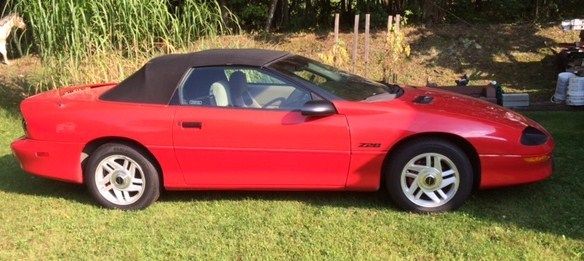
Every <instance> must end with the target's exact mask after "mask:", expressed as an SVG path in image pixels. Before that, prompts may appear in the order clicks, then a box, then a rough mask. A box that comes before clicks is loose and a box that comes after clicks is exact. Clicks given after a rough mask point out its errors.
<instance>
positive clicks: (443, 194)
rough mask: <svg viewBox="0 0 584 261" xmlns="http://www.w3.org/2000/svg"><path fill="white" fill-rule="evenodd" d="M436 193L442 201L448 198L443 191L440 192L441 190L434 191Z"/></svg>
mask: <svg viewBox="0 0 584 261" xmlns="http://www.w3.org/2000/svg"><path fill="white" fill-rule="evenodd" d="M436 193H438V195H440V197H441V198H442V199H446V198H447V197H448V196H447V195H446V194H445V193H444V191H442V189H439V190H436Z"/></svg>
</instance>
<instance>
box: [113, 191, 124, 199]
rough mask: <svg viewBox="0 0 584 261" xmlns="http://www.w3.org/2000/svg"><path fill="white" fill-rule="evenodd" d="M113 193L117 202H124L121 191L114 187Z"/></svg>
mask: <svg viewBox="0 0 584 261" xmlns="http://www.w3.org/2000/svg"><path fill="white" fill-rule="evenodd" d="M114 194H115V195H116V199H117V200H118V202H124V201H125V200H124V196H123V195H122V192H121V191H119V190H117V189H114Z"/></svg>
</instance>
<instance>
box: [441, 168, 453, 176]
mask: <svg viewBox="0 0 584 261" xmlns="http://www.w3.org/2000/svg"><path fill="white" fill-rule="evenodd" d="M452 174H454V170H452V169H449V170H447V171H444V172H442V177H448V176H450V175H452Z"/></svg>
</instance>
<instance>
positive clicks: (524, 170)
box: [479, 152, 554, 188]
mask: <svg viewBox="0 0 584 261" xmlns="http://www.w3.org/2000/svg"><path fill="white" fill-rule="evenodd" d="M479 158H480V160H481V183H480V188H495V187H504V186H513V185H522V184H529V183H534V182H538V181H542V180H545V179H547V178H549V177H550V176H551V175H552V173H553V169H554V159H553V155H552V152H549V153H545V154H540V155H479Z"/></svg>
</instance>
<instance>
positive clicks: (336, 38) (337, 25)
mask: <svg viewBox="0 0 584 261" xmlns="http://www.w3.org/2000/svg"><path fill="white" fill-rule="evenodd" d="M338 42H339V14H335V44H337V43H338Z"/></svg>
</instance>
